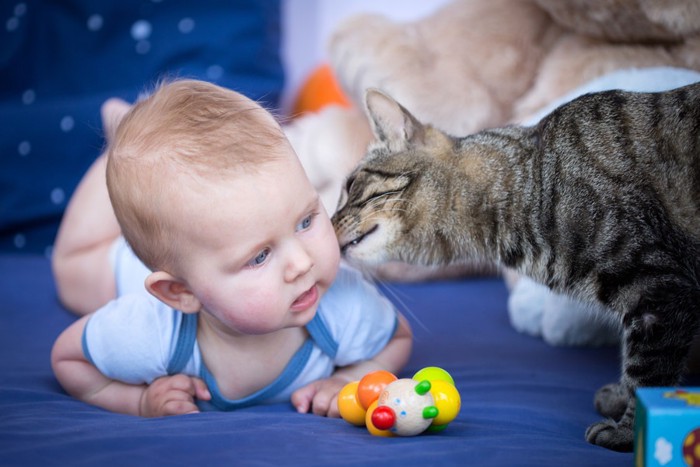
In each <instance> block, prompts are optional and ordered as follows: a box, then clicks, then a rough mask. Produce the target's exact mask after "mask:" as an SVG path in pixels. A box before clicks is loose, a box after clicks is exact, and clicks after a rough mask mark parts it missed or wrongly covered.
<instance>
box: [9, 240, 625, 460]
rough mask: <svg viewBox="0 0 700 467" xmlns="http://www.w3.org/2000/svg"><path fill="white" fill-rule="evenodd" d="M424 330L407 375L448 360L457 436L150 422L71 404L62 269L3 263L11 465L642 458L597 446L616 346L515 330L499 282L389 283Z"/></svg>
mask: <svg viewBox="0 0 700 467" xmlns="http://www.w3.org/2000/svg"><path fill="white" fill-rule="evenodd" d="M384 290H385V291H386V293H387V294H388V296H389V297H391V299H392V300H393V301H394V302H395V303H396V304H397V305H398V306H399V308H400V309H402V310H403V311H404V312H405V313H406V315H407V317H408V318H409V320H410V321H411V324H412V326H413V328H414V332H415V351H414V354H413V356H412V358H411V360H410V364H409V366H408V368H407V369H406V370H405V372H404V373H403V374H402V375H401V376H406V377H410V375H412V374H413V372H415V371H416V370H417V369H419V368H421V367H424V366H429V365H437V366H442V367H443V368H445V369H447V370H448V371H450V372H451V374H452V375H453V376H454V378H455V381H456V384H457V387H458V389H459V390H460V393H461V396H462V410H461V412H460V414H459V416H458V418H457V419H456V420H455V421H454V422H452V423H451V424H450V425H449V427H448V428H447V430H446V431H444V432H442V433H438V434H429V435H420V436H416V437H412V438H379V437H373V436H371V435H370V434H369V433H368V432H367V431H366V430H365V429H364V428H358V427H354V426H351V425H349V424H347V423H346V422H344V421H343V420H339V419H328V418H322V417H317V416H313V415H300V414H297V413H295V412H294V410H293V409H292V408H291V406H289V405H287V404H276V405H267V406H259V407H251V408H248V409H243V410H240V411H236V412H229V413H218V412H208V413H202V414H192V415H185V416H178V417H166V418H156V419H144V418H139V417H133V416H126V415H120V414H114V413H109V412H106V411H104V410H102V409H100V408H97V407H93V406H90V405H88V404H85V403H83V402H80V401H77V400H75V399H73V398H71V397H69V396H68V395H66V394H65V393H64V392H63V391H62V389H61V388H60V387H59V385H58V384H57V382H56V381H55V380H54V378H53V375H52V373H51V368H50V362H49V353H50V349H51V346H52V343H53V341H54V339H55V338H56V337H57V335H58V334H59V333H60V332H61V330H62V329H64V328H65V327H66V326H67V325H68V324H69V323H71V322H72V321H73V320H74V319H75V318H74V317H73V316H72V315H71V314H69V313H68V312H66V311H65V310H64V309H62V308H61V306H60V305H59V304H58V302H57V300H56V296H55V289H54V284H53V281H52V278H51V272H50V264H49V261H48V260H47V259H46V258H45V257H44V256H40V255H36V256H34V255H13V254H4V255H0V296H2V297H3V300H2V301H1V302H0V355H2V358H1V359H0V374H1V375H2V377H0V465H2V466H32V465H42V466H50V465H62V466H64V465H71V466H83V465H86V466H95V465H99V466H101V467H106V466H112V465H115V466H124V465H129V466H152V465H174V466H177V465H183V466H184V465H186V466H188V467H189V466H193V465H197V466H210V465H246V466H256V465H261V466H263V465H304V466H314V465H323V466H328V465H370V464H373V463H377V464H378V465H383V466H393V465H397V466H398V465H401V466H410V465H423V466H431V465H440V466H449V465H462V466H463V465H473V466H550V465H551V466H563V465H567V466H577V465H582V466H618V465H631V464H632V460H633V457H632V454H621V453H616V452H611V451H608V450H605V449H602V448H599V447H596V446H592V445H590V444H588V443H586V441H585V440H584V436H583V434H584V430H585V428H586V426H587V425H588V424H589V423H591V422H594V421H596V420H598V418H599V416H598V415H597V414H596V413H595V411H594V409H593V404H592V398H593V393H594V391H595V390H596V388H598V387H599V386H600V385H602V384H604V383H608V382H610V381H613V380H615V379H616V378H617V374H618V364H619V363H618V360H619V359H618V351H617V350H616V349H615V348H598V349H593V348H583V349H572V348H553V347H550V346H548V345H547V344H545V343H543V342H542V341H541V340H539V339H535V338H531V337H528V336H524V335H521V334H518V333H517V332H515V331H514V330H513V329H512V328H511V326H510V325H509V323H508V318H507V313H506V297H507V293H506V289H505V286H504V284H503V282H502V281H501V280H500V279H498V278H484V279H465V280H459V281H445V282H434V283H425V284H411V285H407V284H401V285H398V284H388V285H386V286H385V287H384Z"/></svg>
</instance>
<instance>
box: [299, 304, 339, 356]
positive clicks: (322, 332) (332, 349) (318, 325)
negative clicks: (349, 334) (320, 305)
mask: <svg viewBox="0 0 700 467" xmlns="http://www.w3.org/2000/svg"><path fill="white" fill-rule="evenodd" d="M306 330H307V331H309V334H311V338H312V339H313V340H314V342H316V345H318V346H319V348H320V349H321V350H322V351H323V353H325V354H326V355H328V356H329V357H331V358H335V356H336V355H337V354H338V343H337V342H336V341H335V339H333V336H332V335H331V333H330V331H329V330H328V326H326V323H324V322H323V318H322V317H321V313H320V310H319V311H317V312H316V316H314V318H313V319H312V320H311V322H310V323H309V324H307V325H306Z"/></svg>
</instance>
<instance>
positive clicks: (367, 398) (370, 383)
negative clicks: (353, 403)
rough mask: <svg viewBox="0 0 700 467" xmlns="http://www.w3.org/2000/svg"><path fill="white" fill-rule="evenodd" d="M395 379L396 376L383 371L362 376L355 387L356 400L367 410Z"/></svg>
mask: <svg viewBox="0 0 700 467" xmlns="http://www.w3.org/2000/svg"><path fill="white" fill-rule="evenodd" d="M397 379H398V378H397V377H396V375H394V374H393V373H390V372H388V371H385V370H377V371H373V372H371V373H367V374H366V375H365V376H363V377H362V379H361V380H360V383H359V384H358V385H357V398H358V399H359V400H360V404H362V407H364V408H365V409H368V408H369V406H370V405H371V404H372V402H374V401H376V400H377V399H379V394H381V392H382V391H383V390H384V388H385V387H387V385H388V384H389V383H391V382H392V381H396V380H397Z"/></svg>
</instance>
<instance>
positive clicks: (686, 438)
mask: <svg viewBox="0 0 700 467" xmlns="http://www.w3.org/2000/svg"><path fill="white" fill-rule="evenodd" d="M634 458H635V462H634V463H635V466H637V467H642V466H646V467H652V466H653V467H688V466H691V467H696V466H700V387H688V388H670V387H669V388H639V389H637V406H636V413H635V423H634Z"/></svg>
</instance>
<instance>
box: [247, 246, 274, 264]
mask: <svg viewBox="0 0 700 467" xmlns="http://www.w3.org/2000/svg"><path fill="white" fill-rule="evenodd" d="M269 254H270V249H269V248H265V249H264V250H262V251H261V252H260V253H258V254H257V255H256V256H255V258H253V259H251V260H250V261H248V266H249V267H251V268H254V267H256V266H260V265H261V264H263V263H264V262H265V260H266V259H267V257H268V256H269Z"/></svg>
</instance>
